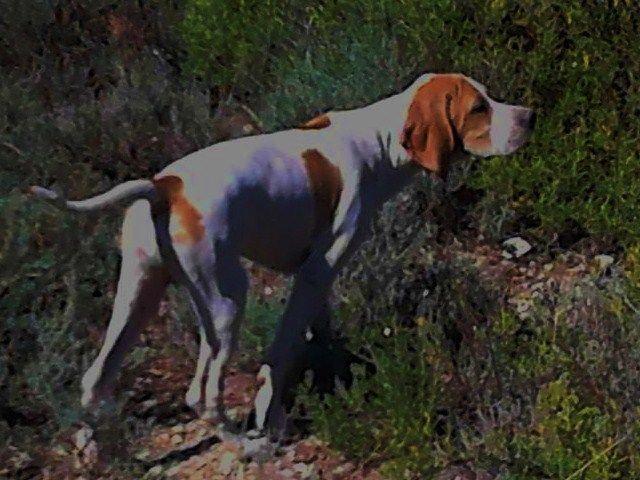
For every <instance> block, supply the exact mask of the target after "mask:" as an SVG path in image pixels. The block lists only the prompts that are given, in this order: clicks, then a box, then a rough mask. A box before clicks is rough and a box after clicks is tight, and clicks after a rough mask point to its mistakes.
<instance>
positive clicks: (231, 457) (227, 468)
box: [219, 452, 238, 475]
mask: <svg viewBox="0 0 640 480" xmlns="http://www.w3.org/2000/svg"><path fill="white" fill-rule="evenodd" d="M236 458H238V457H237V456H236V455H235V454H234V453H233V452H225V453H224V454H223V455H222V458H220V464H219V466H220V473H222V474H223V475H229V474H230V473H231V469H232V468H233V462H234V461H235V460H236Z"/></svg>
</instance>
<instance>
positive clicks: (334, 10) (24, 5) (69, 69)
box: [0, 0, 640, 480]
mask: <svg viewBox="0 0 640 480" xmlns="http://www.w3.org/2000/svg"><path fill="white" fill-rule="evenodd" d="M0 10H1V11H2V12H3V13H2V19H0V41H1V45H2V48H0V66H1V68H0V191H1V192H2V194H1V195H2V196H0V232H1V233H0V272H1V273H0V316H1V318H2V322H0V345H1V347H0V439H2V440H0V453H2V452H1V450H2V449H3V447H6V446H8V445H13V446H16V445H18V446H20V447H21V448H24V449H26V450H29V449H31V450H32V451H35V450H36V449H37V448H39V447H41V446H42V445H47V444H53V442H54V439H55V435H56V434H57V432H60V431H62V430H63V429H65V428H66V427H68V426H69V425H72V424H74V423H76V422H78V421H79V420H80V419H81V417H82V416H81V413H80V410H79V408H78V398H79V392H78V389H79V381H78V379H79V378H80V376H81V374H82V372H83V371H84V370H85V369H86V367H87V366H88V364H89V362H90V361H91V360H92V358H93V357H94V355H95V351H96V348H97V347H98V346H99V339H100V336H101V334H102V332H103V331H104V328H105V326H106V323H107V322H108V319H109V315H110V309H111V305H112V302H113V295H114V292H115V282H116V278H117V277H116V274H117V269H116V265H117V262H118V255H117V243H116V242H115V241H114V237H115V236H116V232H117V229H118V224H119V220H120V218H121V214H120V213H118V212H114V213H108V214H106V215H100V216H99V217H95V216H94V217H92V216H80V215H71V214H67V213H63V212H59V211H57V210H55V209H54V208H52V207H50V206H48V205H43V204H42V203H39V202H33V201H30V200H29V199H28V198H26V196H25V195H24V193H23V192H24V188H25V187H26V186H27V185H30V184H44V185H53V186H54V188H58V189H60V190H62V191H64V192H67V193H68V194H69V196H72V197H82V196H86V195H89V194H91V193H95V192H96V191H99V190H104V189H106V188H108V187H110V186H112V185H114V184H116V183H118V182H120V181H122V180H124V179H128V178H135V177H140V176H148V175H150V174H152V173H153V172H156V171H157V170H159V169H160V168H161V167H162V166H164V165H166V164H168V163H169V162H171V161H172V160H174V159H176V158H180V157H181V156H183V155H184V154H185V153H187V152H190V151H193V150H195V149H197V148H200V147H202V146H205V145H207V144H209V143H210V142H211V141H212V139H213V138H218V137H217V136H216V133H217V132H216V131H215V128H216V127H215V122H214V120H215V115H216V108H217V107H218V106H219V105H221V104H223V103H225V102H228V101H229V100H231V101H235V102H239V103H243V104H245V105H247V106H249V107H250V108H251V109H252V110H253V111H254V112H256V114H257V117H258V118H259V120H260V121H261V123H262V124H263V125H264V127H265V128H266V129H267V130H274V129H278V128H282V127H285V126H289V125H292V124H295V123H297V122H299V121H301V120H305V119H307V118H309V117H311V116H313V115H314V114H316V113H318V112H321V111H324V110H326V109H329V108H352V107H357V106H360V105H363V104H365V103H367V102H371V101H373V100H376V99H378V98H380V97H382V96H385V95H388V94H390V93H393V92H395V91H399V90H401V89H402V88H403V86H405V85H406V84H407V83H408V82H410V81H411V80H412V79H413V78H414V77H415V76H416V75H417V74H418V73H419V72H422V71H425V70H429V71H461V72H464V73H466V74H468V75H470V76H472V77H474V78H476V79H478V80H480V81H481V82H483V83H485V84H486V85H487V86H488V88H489V91H490V92H491V93H492V95H494V96H495V97H497V98H503V99H505V100H508V101H510V102H513V103H516V102H517V103H524V104H526V105H529V106H532V107H534V108H536V110H537V111H538V112H539V123H538V127H537V130H536V133H535V135H534V137H533V138H532V141H531V143H530V144H529V145H528V146H527V147H526V148H525V149H523V150H522V151H521V152H519V153H518V154H516V155H513V156H510V157H508V158H493V159H491V160H487V161H482V162H476V161H473V162H471V163H470V165H465V166H462V167H461V170H460V172H456V175H454V178H453V180H452V181H451V184H450V185H449V190H450V191H452V192H450V193H451V194H450V195H449V196H447V197H443V196H442V195H440V194H437V193H436V192H434V191H432V189H431V185H430V184H429V182H428V180H425V179H421V180H420V181H419V182H417V184H416V185H415V186H413V187H411V188H410V189H409V190H408V191H407V192H405V194H404V196H403V197H402V198H401V199H400V200H398V201H396V202H395V203H393V204H390V205H388V206H387V208H386V209H385V211H384V212H383V214H382V216H381V218H380V221H379V222H378V223H377V224H376V227H375V236H374V238H373V239H372V241H371V242H369V244H368V245H367V246H366V248H365V249H364V251H363V252H362V253H361V254H360V255H358V256H357V258H355V259H354V260H353V262H352V263H351V265H350V268H348V269H347V270H346V271H347V272H348V273H345V274H344V275H343V276H342V277H341V278H340V281H339V285H338V286H337V289H336V294H337V303H338V305H339V308H338V312H339V315H338V318H339V323H341V325H342V327H343V329H344V331H345V332H346V335H347V336H348V337H349V339H350V342H351V344H352V346H353V347H354V349H356V350H358V349H360V347H362V346H363V348H364V350H363V352H362V354H363V355H364V356H366V357H367V358H369V359H370V360H371V361H372V362H373V363H374V364H375V366H376V368H377V373H376V374H375V375H367V374H365V372H364V371H356V382H355V385H354V387H353V388H352V389H350V390H349V391H347V392H342V393H339V394H337V395H335V396H327V397H325V398H323V399H318V398H316V397H315V396H313V394H311V393H309V392H303V393H302V394H301V396H300V398H301V402H302V403H304V406H305V408H306V410H308V411H310V412H311V415H312V418H313V420H314V423H313V428H314V429H315V431H316V432H317V433H318V434H319V435H320V436H322V437H323V438H326V439H328V440H329V441H330V443H331V444H332V446H333V447H335V448H337V449H341V450H343V451H344V452H345V453H346V454H348V456H349V457H350V458H353V459H356V460H359V461H363V462H370V463H371V464H372V465H377V466H380V468H381V469H382V471H383V472H384V473H385V475H388V476H389V477H394V478H395V477H397V478H405V477H410V478H412V477H417V476H422V477H423V478H428V476H429V475H433V474H435V473H436V472H438V471H439V470H440V469H442V468H444V467H445V466H446V465H448V464H450V463H451V462H456V461H471V462H473V463H474V464H476V465H478V466H481V467H484V468H486V469H487V470H489V471H491V472H493V473H495V474H498V473H499V474H500V475H501V477H500V478H505V479H521V480H522V479H539V478H554V479H555V478H570V479H572V480H574V479H607V478H612V479H613V478H637V477H640V457H639V456H638V452H637V448H636V446H637V445H638V444H640V423H639V421H638V418H639V417H638V415H639V413H640V412H639V410H638V409H639V403H638V398H640V371H639V370H638V368H639V367H638V366H639V365H640V326H639V325H640V323H639V322H638V320H639V318H638V317H639V314H638V311H639V310H638V309H640V286H639V285H640V248H639V247H638V245H639V243H638V240H637V238H636V235H637V232H638V231H640V220H639V219H640V211H639V208H640V201H639V200H640V190H639V189H638V188H637V187H636V185H637V184H638V181H640V167H639V165H640V162H638V154H639V147H638V145H639V143H638V138H639V134H640V122H639V121H638V115H639V114H640V86H639V84H638V81H637V80H638V78H639V77H640V50H639V49H640V44H639V43H638V41H637V39H638V33H639V26H638V16H637V14H636V10H637V6H636V4H635V2H632V1H630V0H629V1H625V0H611V1H607V2H605V1H596V0H587V1H583V0H580V1H579V0H568V1H566V2H553V1H550V0H549V1H547V0H524V1H521V2H506V1H500V0H491V1H490V0H484V1H481V0H461V1H459V0H435V1H430V2H424V1H419V0H375V1H374V0H362V1H357V2H354V1H349V0H332V1H321V2H304V1H303V2H299V1H293V0H266V1H255V0H238V1H233V2H230V1H223V0H186V1H185V2H174V1H172V0H152V1H146V2H141V1H134V2H114V1H109V0H85V1H83V2H60V1H50V2H41V1H35V0H24V1H21V2H15V1H11V0H0ZM462 183H465V184H466V185H467V187H465V189H466V191H467V192H469V191H470V192H472V193H473V195H472V201H469V200H463V199H461V196H460V195H459V194H460V192H462V191H463V190H464V189H463V188H461V187H460V185H461V184H462ZM443 209H449V210H443ZM451 209H453V210H454V211H455V212H456V215H455V218H456V220H457V222H456V227H455V229H454V231H453V233H452V232H451V231H450V230H448V229H447V228H445V226H444V225H443V224H442V222H438V219H440V218H443V217H447V215H446V214H442V213H441V211H450V210H451ZM515 233H518V234H521V235H524V236H527V238H529V239H531V240H535V242H534V243H535V246H536V250H537V254H536V255H537V256H535V257H532V261H533V262H549V263H550V264H552V265H556V264H560V263H562V262H563V260H562V259H563V258H564V257H563V256H564V255H565V254H567V252H568V251H570V250H571V251H578V252H579V253H582V254H584V255H585V256H587V257H588V256H589V255H592V254H593V252H594V249H596V250H597V251H599V252H601V251H606V252H609V253H612V252H613V253H615V257H616V264H614V265H613V267H611V268H609V269H607V270H606V272H602V271H600V270H598V269H596V268H595V267H593V266H590V267H589V268H590V269H592V270H588V269H587V271H584V272H582V273H581V274H580V275H575V277H576V278H575V282H573V283H570V284H567V285H568V287H567V288H566V289H564V290H563V291H560V290H559V289H553V288H551V289H549V291H548V292H547V293H545V295H544V296H542V297H540V296H538V297H535V298H533V299H527V300H528V301H529V300H531V301H530V304H531V305H532V306H531V307H530V309H529V310H527V315H523V314H522V312H521V311H520V310H518V308H519V307H518V305H517V304H514V303H511V302H509V301H508V299H507V298H506V297H507V295H506V294H505V293H504V292H505V287H504V285H503V284H501V283H500V282H499V281H497V280H496V281H495V282H494V281H488V280H487V278H486V275H485V274H484V273H483V272H482V271H481V270H480V268H479V267H476V266H474V265H473V264H472V262H471V261H468V260H463V259H458V258H456V259H452V257H451V256H449V257H447V256H446V255H445V256H442V255H436V254H435V253H434V252H435V250H436V249H437V248H440V247H442V243H444V242H443V240H447V242H449V241H451V239H452V237H453V234H455V235H456V236H458V237H459V238H461V239H462V241H463V243H464V244H465V245H467V244H472V243H473V242H471V239H473V241H474V242H475V241H476V240H477V239H478V238H481V239H483V240H479V241H481V242H485V244H487V245H490V246H493V247H495V242H496V241H498V240H500V239H503V238H504V237H505V236H506V235H510V234H515ZM465 239H467V240H469V242H468V243H465ZM580 239H582V241H581V242H579V243H576V240H580ZM436 247H437V248H436ZM589 265H591V264H589ZM516 267H522V268H534V267H530V266H529V265H527V263H526V261H524V262H521V263H519V264H518V265H516ZM483 275H485V276H483ZM425 292H427V293H426V294H425ZM172 296H173V295H172ZM532 297H533V295H532ZM178 303H179V304H184V302H178ZM279 308H280V307H279V306H278V305H275V304H274V305H271V304H267V305H265V304H263V303H260V302H257V301H256V300H252V301H251V302H250V305H249V309H248V310H249V319H248V320H249V322H253V324H252V325H250V328H248V330H247V333H246V334H245V336H244V338H243V346H244V347H243V348H245V349H246V350H247V351H250V350H259V349H261V348H263V347H264V345H265V340H264V337H266V336H268V334H269V330H270V329H271V328H272V327H270V325H272V324H273V322H274V319H275V318H276V316H277V312H278V311H279ZM168 316H169V317H170V318H169V320H170V321H169V322H167V326H166V327H165V328H167V329H173V330H171V332H170V334H171V335H174V334H175V331H176V330H180V328H182V329H185V330H186V329H188V327H187V326H188V325H189V326H191V322H190V318H189V314H188V309H187V308H186V307H184V308H183V307H180V308H179V309H178V312H177V315H176V312H170V314H169V315H168ZM176 317H177V318H180V319H183V321H181V322H180V323H179V324H178V326H175V320H176ZM169 324H171V325H174V326H171V327H170V326H168V325H169ZM190 328H191V329H193V328H194V327H193V326H191V327H190ZM385 328H388V329H389V330H385ZM385 332H386V333H385ZM174 336H175V335H174ZM176 343H177V345H174V346H172V347H171V348H175V349H176V350H179V351H181V352H182V354H183V355H186V354H191V355H192V354H193V350H194V349H195V347H194V346H193V345H187V348H186V349H185V347H184V345H182V344H180V342H176ZM149 348H151V350H149ZM162 348H165V347H163V346H162V345H157V346H156V345H153V346H152V347H145V350H139V351H138V352H136V355H134V356H133V357H132V360H131V361H132V362H133V363H136V364H137V363H140V362H142V363H144V362H145V361H146V359H148V358H150V357H152V356H153V355H155V354H157V353H158V351H159V350H160V349H162ZM356 370H357V369H356ZM118 408H120V409H121V408H122V405H120V406H119V407H118ZM116 410H117V409H116ZM113 415H120V417H119V418H124V417H125V414H124V413H122V412H121V411H120V410H119V411H116V412H114V413H113ZM116 423H117V422H114V424H116ZM105 424H106V423H105ZM120 424H121V425H123V426H122V431H118V432H111V433H110V434H109V435H111V437H112V438H113V439H114V442H116V443H117V442H121V443H123V442H126V439H127V438H129V437H130V436H131V435H133V434H134V433H135V432H137V431H139V430H141V429H144V428H146V426H145V425H144V424H143V423H142V422H138V421H135V420H131V418H130V417H128V416H127V417H126V421H124V422H120ZM372 426H373V428H374V434H373V435H371V427H372ZM33 438H38V442H35V443H34V442H33ZM2 442H3V443H2ZM0 457H1V455H0ZM136 475H137V474H136ZM136 475H133V476H134V477H135V476H136Z"/></svg>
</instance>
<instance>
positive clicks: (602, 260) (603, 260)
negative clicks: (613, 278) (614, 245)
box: [593, 255, 615, 270]
mask: <svg viewBox="0 0 640 480" xmlns="http://www.w3.org/2000/svg"><path fill="white" fill-rule="evenodd" d="M593 259H594V260H595V262H596V263H597V264H598V267H600V270H605V269H607V268H608V267H610V266H611V265H613V262H614V261H615V259H614V258H613V257H612V256H611V255H596V256H595V257H593Z"/></svg>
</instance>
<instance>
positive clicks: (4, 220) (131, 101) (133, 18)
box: [0, 0, 210, 454]
mask: <svg viewBox="0 0 640 480" xmlns="http://www.w3.org/2000/svg"><path fill="white" fill-rule="evenodd" d="M171 3H172V2H164V1H153V2H146V4H145V6H139V7H136V6H135V5H133V4H129V5H126V6H125V5H123V6H116V5H113V2H105V1H103V0H89V1H86V2H81V4H79V3H77V2H76V3H73V2H72V3H69V2H66V3H65V2H40V1H26V2H17V3H16V2H10V1H0V9H1V10H2V12H3V22H0V36H1V38H2V40H3V42H2V44H3V48H2V49H0V62H1V65H2V66H1V68H0V191H1V192H2V193H1V196H0V272H2V273H1V276H0V317H1V318H2V322H0V343H1V344H2V348H1V349H0V405H1V408H0V438H2V440H1V441H0V449H2V448H3V447H4V446H5V442H6V443H13V444H14V445H16V444H19V441H23V442H25V443H24V444H23V445H24V448H25V450H26V451H31V453H32V454H33V451H32V449H33V450H35V449H37V447H38V443H39V442H46V441H47V439H50V438H51V436H52V435H53V434H54V433H55V432H56V431H58V430H59V429H61V428H65V427H68V426H69V425H71V424H72V423H73V422H75V421H77V420H78V419H79V418H80V415H81V413H80V409H79V402H78V400H79V398H80V392H79V387H80V379H81V378H82V374H83V373H84V371H85V370H86V369H87V368H88V366H89V363H90V362H91V361H92V360H93V359H94V358H95V355H96V353H97V349H98V347H99V346H100V344H99V341H100V339H101V336H102V334H103V332H104V330H105V327H106V324H107V322H108V320H109V317H110V314H111V307H112V304H113V296H114V293H115V286H116V285H115V282H116V280H117V274H118V262H119V257H118V254H117V235H118V232H119V222H120V221H121V219H122V212H111V213H110V212H104V213H102V214H101V215H99V216H92V215H88V216H87V215H75V214H73V213H70V212H62V211H59V210H57V209H56V208H54V207H52V206H50V205H47V204H45V203H44V202H41V201H37V200H35V199H33V198H30V197H28V196H27V195H25V194H24V191H25V188H26V187H27V186H28V185H30V184H39V185H47V186H51V185H52V186H53V187H54V188H56V189H59V190H61V191H63V192H64V193H65V194H67V195H68V196H69V197H71V198H78V197H86V196H89V195H91V194H95V193H97V192H99V191H104V190H105V189H107V188H109V187H110V186H112V185H114V184H116V183H118V182H120V181H122V180H124V179H126V178H131V177H140V176H148V175H150V174H151V173H152V172H154V173H155V172H156V171H157V170H159V169H160V168H161V167H162V166H164V165H165V164H167V163H169V162H170V161H171V160H173V159H175V158H179V157H181V156H183V155H184V154H185V153H186V152H187V151H189V150H190V149H194V148H195V147H197V146H200V145H204V144H207V143H208V142H209V140H208V137H209V133H210V132H209V124H208V122H209V108H208V98H207V96H206V95H205V94H203V93H202V92H201V91H198V90H196V89H195V88H193V87H192V86H190V85H180V84H179V82H178V81H177V77H175V76H173V75H174V73H173V68H172V67H171V65H170V63H169V61H168V60H167V58H171V54H170V53H169V52H170V51H171V49H172V48H174V43H173V38H175V37H172V36H171V35H170V34H169V33H168V32H167V31H165V30H163V29H164V28H166V27H163V29H160V28H159V27H158V22H160V20H161V19H163V21H169V20H170V19H171V18H174V17H175V16H176V11H175V8H174V7H173V6H172V4H171ZM146 9H148V10H146ZM173 21H174V22H175V20H173ZM116 27H117V29H116ZM118 29H119V30H118ZM134 30H135V34H134V33H133V32H134ZM116 33H117V35H116ZM118 35H120V36H118ZM136 35H142V37H136ZM136 38H144V39H146V41H147V42H148V44H144V42H138V41H137V40H136ZM154 50H155V53H154ZM158 51H162V52H163V55H160V54H159V53H158ZM148 353H149V352H145V351H144V350H138V351H137V353H136V355H134V357H133V358H132V360H133V361H134V362H135V360H136V358H137V359H138V360H140V359H141V358H142V357H144V356H145V355H147V354H148ZM110 421H111V422H113V419H112V420H110ZM118 422H121V423H120V424H122V425H125V424H127V421H126V420H123V419H120V420H118ZM114 438H118V439H119V441H120V442H122V441H123V436H122V435H120V436H118V435H115V436H114ZM36 439H37V440H38V442H36V441H34V440H36Z"/></svg>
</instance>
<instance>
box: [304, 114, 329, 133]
mask: <svg viewBox="0 0 640 480" xmlns="http://www.w3.org/2000/svg"><path fill="white" fill-rule="evenodd" d="M330 125H331V119H330V118H329V116H328V115H327V114H326V113H323V114H322V115H318V116H317V117H315V118H312V119H311V120H309V121H308V122H306V123H303V124H302V125H299V126H298V128H299V129H300V130H321V129H323V128H327V127H328V126H330Z"/></svg>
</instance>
